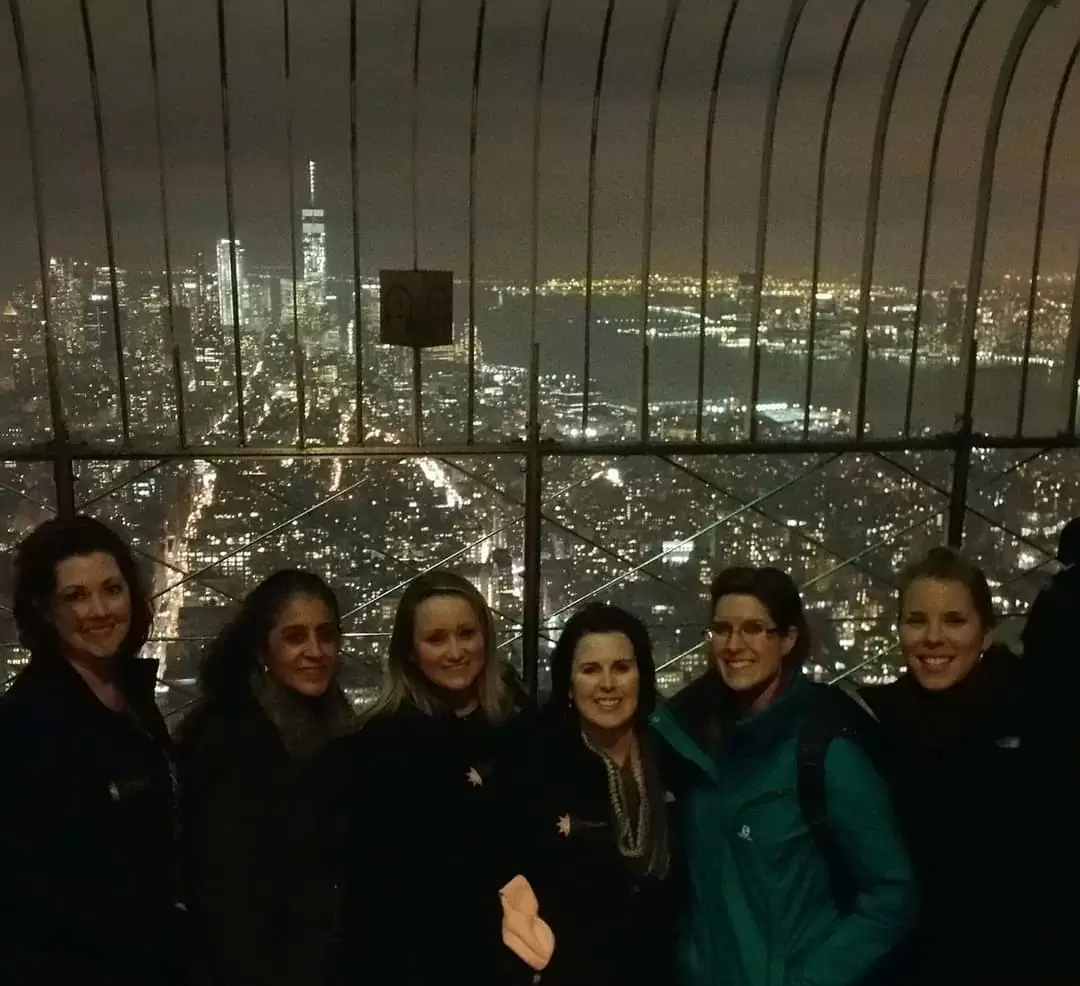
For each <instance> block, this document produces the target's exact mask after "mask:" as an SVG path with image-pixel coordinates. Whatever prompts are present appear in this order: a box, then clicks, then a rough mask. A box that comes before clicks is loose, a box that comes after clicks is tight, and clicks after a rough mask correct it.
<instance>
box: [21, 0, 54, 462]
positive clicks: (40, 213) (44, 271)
mask: <svg viewBox="0 0 1080 986" xmlns="http://www.w3.org/2000/svg"><path fill="white" fill-rule="evenodd" d="M8 9H9V10H10V11H11V26H12V30H13V32H14V34H15V54H16V57H17V58H18V61H19V78H20V82H21V84H22V93H23V112H24V114H25V117H26V142H27V147H28V149H29V152H30V185H31V189H32V191H33V197H34V221H35V224H36V227H37V229H36V233H37V255H38V274H39V276H40V277H41V325H42V327H43V328H44V330H45V372H46V375H47V376H48V379H49V415H50V418H51V423H52V433H53V441H54V442H55V443H57V444H59V443H63V442H66V441H67V440H68V430H67V424H66V423H65V421H64V405H63V401H62V399H61V397H60V367H59V361H58V360H57V354H56V338H55V336H54V335H53V320H52V302H51V300H50V298H49V257H48V253H47V251H46V243H47V236H46V229H45V196H44V192H43V190H42V183H41V156H40V152H39V148H38V131H37V114H36V112H35V109H34V90H33V86H32V84H31V79H30V59H29V55H28V52H27V50H26V35H25V33H24V31H23V21H22V11H21V10H20V8H19V0H8Z"/></svg>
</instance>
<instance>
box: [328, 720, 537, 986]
mask: <svg viewBox="0 0 1080 986" xmlns="http://www.w3.org/2000/svg"><path fill="white" fill-rule="evenodd" d="M514 728H515V727H514V726H513V725H494V724H492V723H489V722H488V721H486V720H485V719H484V718H483V716H482V715H480V714H479V713H475V714H473V715H471V716H467V717H464V718H460V717H458V716H455V715H452V714H449V713H447V714H442V715H435V716H429V715H425V714H423V713H421V712H419V711H417V710H416V709H414V708H412V707H405V708H402V709H401V710H399V711H398V712H395V713H391V714H387V715H381V716H377V717H375V718H374V719H371V720H370V721H369V722H368V723H367V724H366V725H364V726H363V728H362V729H360V731H359V732H357V733H355V734H354V735H353V736H350V737H347V738H345V739H342V740H339V741H337V742H336V743H334V744H333V745H332V746H331V747H330V749H329V750H328V751H327V753H326V754H325V756H324V758H323V760H322V763H321V766H320V774H321V777H322V781H321V784H322V786H323V788H324V790H329V792H330V793H329V795H325V794H324V796H323V797H324V798H326V799H327V800H328V802H329V804H330V805H331V810H332V811H333V812H334V814H336V815H337V816H338V817H340V818H341V819H342V822H343V831H344V842H343V845H342V847H341V850H340V852H341V867H342V872H341V877H342V894H343V911H342V920H341V939H342V944H343V950H344V954H343V956H342V962H341V968H340V970H339V971H340V977H339V982H341V983H342V984H353V983H363V984H364V986H447V984H450V983H454V984H457V983H477V984H480V983H483V984H485V986H488V984H497V983H500V982H505V981H508V980H507V977H511V978H510V980H509V981H516V974H517V972H518V966H520V964H521V963H520V961H519V960H518V959H516V957H515V956H513V955H512V953H510V952H509V950H508V949H507V948H506V947H505V945H503V942H502V934H501V927H502V907H501V904H500V901H499V888H500V887H502V886H503V885H504V884H505V883H506V882H508V880H509V879H510V877H511V876H512V875H513V874H512V873H511V872H510V869H509V867H510V864H509V862H508V847H507V842H506V837H507V833H506V831H505V826H504V825H503V819H504V817H505V808H504V802H503V800H502V799H501V797H500V790H499V789H500V784H501V782H502V780H503V776H502V769H503V768H502V756H501V754H502V751H503V750H504V749H505V748H504V746H503V744H504V743H507V742H509V735H508V731H510V730H513V729H514Z"/></svg>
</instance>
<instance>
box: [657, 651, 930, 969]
mask: <svg viewBox="0 0 1080 986" xmlns="http://www.w3.org/2000/svg"><path fill="white" fill-rule="evenodd" d="M720 687H721V686H720V685H719V681H718V679H717V677H716V675H715V672H712V671H710V672H708V673H706V674H705V675H704V676H702V678H700V679H699V680H698V681H697V682H695V683H694V684H692V685H690V686H689V687H688V688H686V689H684V691H683V692H682V693H681V694H680V695H679V696H677V698H676V699H675V700H674V701H673V702H672V703H671V705H669V706H667V707H662V708H660V709H658V710H657V711H656V712H655V713H654V714H653V726H654V728H655V729H656V731H657V733H658V734H659V736H660V737H661V738H662V740H663V741H664V742H665V743H667V744H668V745H669V746H670V748H671V752H672V754H673V756H674V758H675V760H674V762H673V763H672V764H671V766H670V767H669V778H670V779H671V782H672V784H673V786H674V795H675V802H674V806H673V807H674V812H675V814H676V816H677V817H678V818H680V819H681V828H682V832H681V840H682V842H683V844H684V845H685V860H686V869H687V879H688V880H689V884H690V895H689V903H688V907H687V912H686V916H685V919H684V922H683V931H682V938H681V948H680V958H681V967H682V976H681V979H680V980H679V982H680V983H682V984H683V986H716V984H722V986H864V984H866V983H869V982H871V981H873V980H872V979H871V977H876V976H877V974H878V973H879V972H880V971H881V965H882V963H883V962H884V961H885V960H886V958H887V957H890V956H891V953H892V952H893V950H894V949H895V948H896V946H897V945H898V944H899V943H900V942H902V941H903V940H904V938H905V937H906V935H907V933H908V931H909V929H910V927H911V924H912V922H913V918H914V912H915V884H914V879H913V877H912V873H911V863H910V861H909V859H908V856H907V853H906V851H905V850H904V846H903V843H902V841H901V839H900V835H899V831H898V827H897V823H896V819H895V818H894V816H893V812H892V809H891V807H890V805H889V796H888V792H887V790H886V788H885V785H884V783H883V781H882V780H881V778H880V777H879V776H878V773H877V771H876V770H875V768H874V765H873V764H872V763H871V761H870V759H869V758H868V757H867V755H866V754H865V752H864V751H863V750H862V749H861V748H860V747H859V746H858V745H856V743H855V742H853V741H852V740H850V739H847V738H844V737H837V738H836V739H834V740H833V741H832V742H831V743H830V744H829V746H828V750H827V753H826V756H825V762H824V772H825V777H824V781H825V793H826V806H827V819H826V823H827V825H828V827H829V831H830V833H831V834H832V841H833V842H834V843H835V845H836V847H837V850H838V851H839V853H840V854H841V855H842V857H843V861H844V863H845V869H846V871H847V873H848V875H849V878H850V882H851V885H852V890H853V892H854V903H853V904H852V905H851V906H850V907H844V908H841V906H840V904H839V902H838V901H837V900H836V897H835V894H834V891H833V883H832V880H831V874H830V870H829V866H828V863H827V861H826V859H825V858H824V856H823V855H822V853H821V851H820V850H819V848H818V844H817V843H816V842H815V839H814V837H813V834H812V833H811V831H810V829H809V827H808V825H807V822H806V819H805V818H804V817H803V812H802V807H801V805H800V801H799V797H798V771H797V748H798V740H799V735H800V730H801V729H802V727H803V724H804V723H805V722H806V721H807V718H808V716H810V715H811V714H816V712H815V710H814V703H815V702H816V701H818V698H817V694H818V693H817V692H816V690H815V689H814V687H813V686H812V685H811V684H810V682H808V681H807V680H806V679H805V678H804V677H803V676H802V675H801V674H798V675H796V676H795V677H794V678H793V680H792V681H791V682H790V683H789V684H788V685H787V686H786V687H785V689H784V690H783V691H782V692H781V693H780V694H779V695H778V696H777V697H776V699H775V700H774V701H773V702H772V704H771V705H769V706H768V707H767V708H766V709H764V710H763V711H761V712H759V713H757V714H755V715H753V716H751V717H749V718H747V719H744V720H741V721H739V722H737V723H735V724H734V725H733V726H731V727H729V733H728V735H727V737H726V739H725V740H724V742H723V744H722V745H721V746H720V747H719V748H715V744H714V743H712V742H711V741H710V736H709V722H708V720H709V717H710V715H711V714H712V710H714V709H715V708H717V707H718V706H719V699H718V697H717V696H718V691H717V690H718V689H719V688H720ZM680 766H681V770H680V769H679V768H680Z"/></svg>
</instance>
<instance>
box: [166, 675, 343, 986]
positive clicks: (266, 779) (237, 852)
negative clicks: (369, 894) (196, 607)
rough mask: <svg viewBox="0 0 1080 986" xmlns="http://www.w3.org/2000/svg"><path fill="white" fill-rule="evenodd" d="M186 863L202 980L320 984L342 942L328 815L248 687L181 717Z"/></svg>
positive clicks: (223, 985) (206, 985)
mask: <svg viewBox="0 0 1080 986" xmlns="http://www.w3.org/2000/svg"><path fill="white" fill-rule="evenodd" d="M178 755H179V762H180V776H181V781H182V785H183V798H182V805H183V813H182V817H183V822H184V861H185V868H186V874H187V885H188V896H189V899H190V902H191V905H190V906H191V915H192V925H193V933H194V939H195V961H194V966H195V983H196V984H197V986H234V984H240V983H242V984H243V986H295V984H298V983H303V984H305V986H323V984H325V983H326V982H327V981H328V979H329V977H330V974H331V969H332V963H333V960H334V945H335V940H336V913H337V896H336V889H335V886H334V881H335V873H336V868H337V861H336V860H335V859H334V858H333V851H334V846H335V840H334V838H333V833H332V831H331V830H330V829H329V824H330V822H329V820H327V819H324V818H323V817H321V816H320V815H319V813H318V811H317V808H316V803H315V802H314V801H313V800H312V798H311V791H310V789H309V781H310V776H309V764H308V763H306V762H298V761H295V760H294V759H292V758H291V757H290V756H289V754H288V753H287V752H286V749H285V746H284V744H283V743H282V740H281V738H280V736H279V734H278V731H277V729H276V728H275V727H274V725H273V724H272V723H271V722H270V720H269V719H268V718H267V716H266V714H265V713H264V712H263V710H262V709H261V708H260V706H259V705H258V703H257V702H256V700H255V699H254V697H252V696H251V695H250V694H248V695H246V696H243V697H241V698H239V699H237V700H234V701H229V702H222V703H210V704H207V705H206V706H204V707H202V708H201V709H199V710H198V711H197V712H196V713H194V714H193V717H192V718H191V719H190V720H188V721H186V722H185V723H184V724H183V727H182V729H181V731H180V736H179V743H178Z"/></svg>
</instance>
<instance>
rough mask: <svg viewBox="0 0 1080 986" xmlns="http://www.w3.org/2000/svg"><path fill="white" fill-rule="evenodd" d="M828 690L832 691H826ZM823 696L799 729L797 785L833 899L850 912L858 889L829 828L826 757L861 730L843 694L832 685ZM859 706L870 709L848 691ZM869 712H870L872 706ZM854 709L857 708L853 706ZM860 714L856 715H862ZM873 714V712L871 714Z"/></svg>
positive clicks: (805, 816) (800, 802) (804, 816)
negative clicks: (842, 705) (843, 705)
mask: <svg viewBox="0 0 1080 986" xmlns="http://www.w3.org/2000/svg"><path fill="white" fill-rule="evenodd" d="M826 688H828V692H826V691H825V689H826ZM818 689H819V690H820V692H821V694H820V695H819V696H818V698H819V701H816V702H814V703H813V704H812V705H811V707H810V711H809V714H808V715H807V717H806V719H805V720H803V724H802V726H801V728H800V729H799V734H798V738H797V748H796V754H795V756H796V762H795V768H796V771H795V784H796V795H797V797H798V800H799V810H800V811H801V812H802V817H803V823H804V824H805V825H806V827H807V828H808V829H809V830H810V836H811V838H812V839H813V840H814V844H815V845H816V846H817V850H818V852H819V853H820V854H821V858H822V859H823V860H824V861H825V866H826V868H827V869H828V871H829V883H830V884H831V886H832V892H833V899H834V900H835V902H836V906H837V908H838V909H839V910H840V911H841V912H842V913H846V912H849V911H850V910H851V908H852V907H853V906H854V904H855V897H856V893H857V890H856V887H855V883H854V880H853V879H852V876H851V872H850V870H849V868H848V865H847V862H846V860H845V858H844V855H843V852H842V851H841V848H840V844H839V842H838V841H837V839H836V835H835V833H834V831H833V829H832V828H831V827H830V826H829V806H828V798H827V796H826V790H825V757H826V754H827V753H828V752H829V744H830V743H832V741H833V740H834V739H836V738H837V737H838V736H845V737H852V738H855V737H856V735H857V732H858V730H857V729H856V728H855V727H854V725H853V723H851V722H848V721H845V720H846V719H847V718H848V717H847V716H845V715H843V714H842V713H841V712H840V711H839V709H838V708H837V705H836V699H837V697H838V694H839V692H840V690H839V689H836V690H835V691H834V690H833V689H832V688H829V686H818ZM844 694H846V695H847V696H848V697H849V698H851V699H853V700H854V701H855V702H856V703H857V705H858V706H861V707H866V703H865V701H864V700H863V699H862V696H860V695H858V693H857V692H856V693H854V694H852V693H851V692H849V691H847V690H846V689H845V690H844ZM866 708H867V711H869V710H868V707H866ZM853 710H854V707H853ZM858 714H859V713H855V715H858ZM870 714H871V715H872V713H870Z"/></svg>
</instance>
